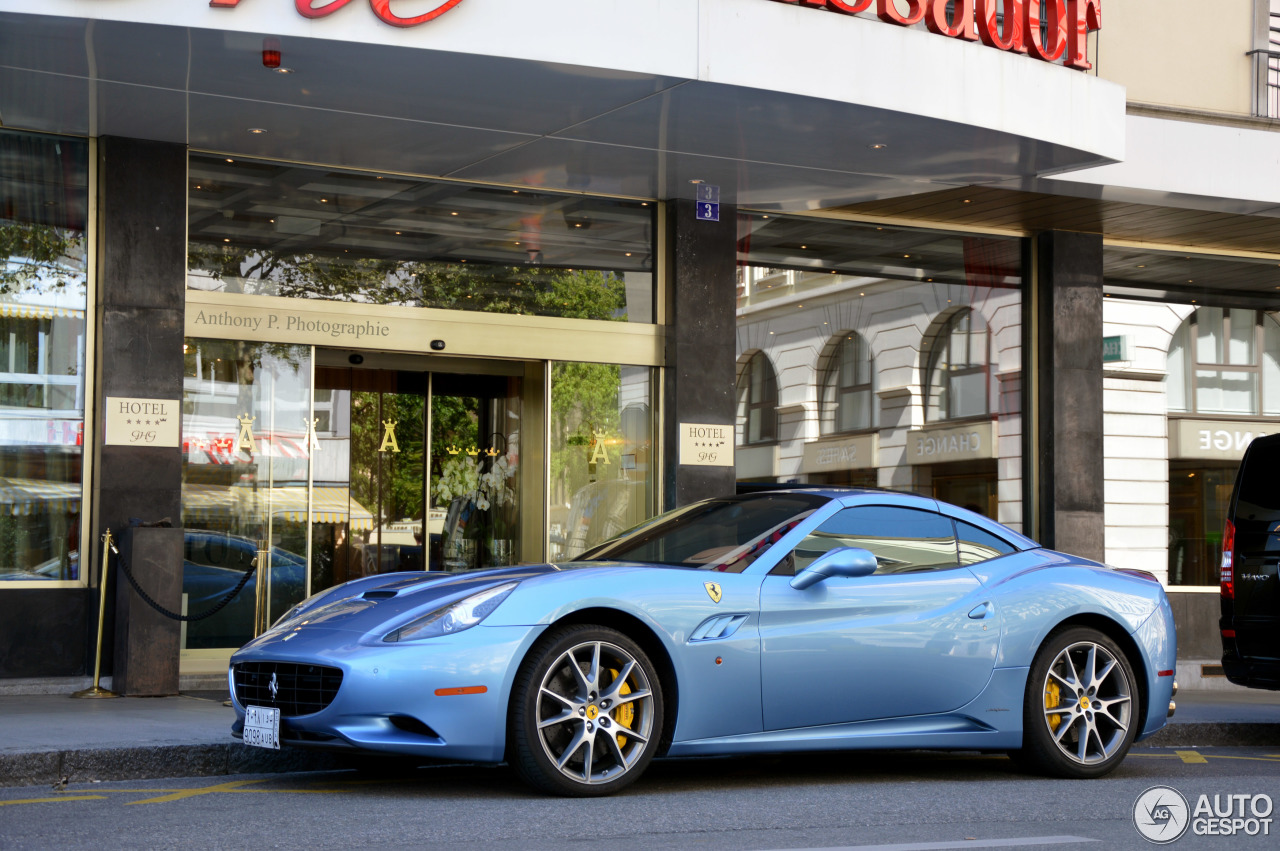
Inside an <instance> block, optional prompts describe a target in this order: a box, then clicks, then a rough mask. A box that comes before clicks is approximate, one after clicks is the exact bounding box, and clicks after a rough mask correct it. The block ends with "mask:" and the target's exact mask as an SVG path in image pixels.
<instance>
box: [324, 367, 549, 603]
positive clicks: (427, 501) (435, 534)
mask: <svg viewBox="0 0 1280 851" xmlns="http://www.w3.org/2000/svg"><path fill="white" fill-rule="evenodd" d="M354 358H356V359H358V360H360V361H361V364H360V365H351V364H349V363H345V362H346V361H348V360H349V358H348V357H347V356H345V354H344V353H332V352H325V351H321V352H318V353H317V360H318V361H319V363H318V364H317V367H316V387H315V394H316V410H317V413H323V414H324V418H325V424H326V426H327V427H326V428H325V430H324V434H325V440H326V441H328V442H330V443H331V445H332V447H333V449H334V450H335V451H333V452H331V453H330V454H329V455H328V456H327V457H321V454H320V453H317V459H316V461H315V462H314V464H313V466H314V468H315V470H314V472H313V478H314V480H315V486H316V487H321V488H336V489H338V490H341V491H345V492H346V493H347V494H348V495H349V496H348V500H349V510H348V512H347V517H346V522H332V523H319V524H317V523H315V522H314V521H313V523H312V534H311V545H312V570H311V591H312V593H315V592H316V591H318V590H323V589H324V588H328V587H331V586H333V585H336V584H339V583H341V582H345V581H347V580H349V579H357V578H359V577H362V576H371V575H374V574H378V573H391V572H394V571H401V570H475V569H480V568H486V567H500V566H505V565H509V564H514V563H516V562H517V561H519V560H520V559H521V557H522V554H523V553H522V548H521V528H520V521H521V512H520V507H521V502H522V499H521V490H522V480H521V477H520V472H521V470H520V458H521V451H520V449H521V447H520V436H521V428H520V424H521V412H522V410H523V408H524V404H523V403H524V398H523V393H524V367H523V365H521V364H519V363H510V362H501V361H495V362H478V363H472V364H465V363H460V362H459V363H454V364H452V365H450V366H448V367H446V368H447V369H453V370H458V371H456V372H453V371H441V370H440V368H439V361H436V362H435V363H433V364H430V365H431V366H432V369H430V370H428V369H425V368H424V367H426V366H428V364H427V363H424V362H422V360H423V359H415V358H412V357H392V356H386V357H382V358H379V357H378V356H376V355H370V356H368V359H369V360H370V361H373V362H375V364H376V363H378V362H382V364H383V365H382V368H378V367H377V366H375V367H373V368H371V367H369V366H367V365H365V364H364V361H365V356H362V355H356V356H354ZM339 359H340V360H341V361H343V362H344V364H343V365H336V364H335V365H330V363H329V362H331V361H337V360H339ZM316 419H317V420H320V419H321V418H320V417H317V418H316ZM317 427H319V423H317ZM365 515H368V517H369V520H368V521H358V520H353V519H352V518H354V517H357V516H358V517H360V518H363V517H364V516H365ZM332 519H334V520H335V521H336V520H338V518H336V517H335V518H332ZM534 549H537V548H536V547H535V548H534ZM530 555H531V556H533V557H534V558H536V557H537V553H530Z"/></svg>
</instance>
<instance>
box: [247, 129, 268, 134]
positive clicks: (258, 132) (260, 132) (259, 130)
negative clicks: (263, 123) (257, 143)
mask: <svg viewBox="0 0 1280 851" xmlns="http://www.w3.org/2000/svg"><path fill="white" fill-rule="evenodd" d="M249 132H250V133H252V134H253V135H255V136H261V135H262V134H263V133H266V132H267V131H266V130H265V129H264V128H262V127H250V128H249Z"/></svg>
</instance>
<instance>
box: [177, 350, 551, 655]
mask: <svg viewBox="0 0 1280 851" xmlns="http://www.w3.org/2000/svg"><path fill="white" fill-rule="evenodd" d="M187 350H188V359H189V361H190V366H189V375H188V380H187V382H186V392H185V394H184V397H185V398H184V417H183V426H184V436H183V440H184V450H185V451H184V457H185V470H184V483H183V528H184V537H185V552H184V565H183V606H184V609H185V612H186V614H187V615H188V616H194V615H199V614H202V613H204V612H206V611H209V610H210V609H212V608H214V607H216V606H217V605H218V604H219V603H220V602H221V601H222V600H223V599H226V598H228V597H230V599H229V602H227V604H226V605H225V606H223V607H222V608H221V609H219V610H217V611H216V612H214V613H213V614H211V615H209V616H208V617H200V618H198V619H195V620H191V621H189V622H188V623H186V624H184V634H183V640H182V647H183V650H184V656H190V657H191V658H192V659H195V658H199V657H200V656H206V655H208V654H206V653H204V651H215V652H214V654H213V656H210V658H213V657H220V658H224V657H225V655H226V652H227V649H233V648H236V647H239V646H241V645H243V644H244V643H245V642H247V641H248V640H250V639H251V638H253V637H254V636H255V635H257V634H259V633H260V632H262V631H263V630H264V629H266V628H267V627H268V626H269V625H270V624H271V623H273V622H274V621H275V620H276V619H277V618H278V617H279V616H280V615H281V614H283V613H284V612H285V611H287V610H288V609H289V607H291V606H293V605H294V604H296V603H298V602H299V601H301V600H302V599H304V598H305V597H307V596H309V595H310V594H314V593H317V592H319V591H323V590H325V589H327V588H331V587H333V586H334V585H337V584H340V583H342V582H346V581H348V580H352V579H358V578H361V577H366V576H373V575H376V574H382V573H391V572H396V571H425V570H450V571H458V570H477V569H483V568H489V567H499V566H504V565H510V564H516V563H519V562H521V561H540V560H542V559H543V558H545V556H544V551H545V547H546V543H545V535H544V534H542V533H541V530H542V529H543V528H544V527H545V523H544V520H543V517H544V513H545V512H544V508H543V506H544V500H543V498H542V494H543V493H544V492H545V481H544V479H545V466H544V465H542V464H538V463H535V464H532V465H529V464H526V463H522V462H523V461H525V460H527V458H528V457H529V456H530V454H531V455H532V457H533V458H535V459H536V458H541V457H543V455H542V452H541V449H542V442H543V441H542V429H540V428H538V427H534V428H531V429H530V428H524V427H522V426H523V423H524V420H525V418H526V415H528V414H529V413H530V412H532V413H533V417H534V421H535V422H538V423H541V422H542V418H543V416H544V411H545V408H546V402H545V393H544V386H545V384H544V381H543V380H542V379H543V376H544V373H545V371H546V364H545V363H541V362H528V363H526V362H520V361H506V360H483V359H470V358H448V357H430V356H423V355H400V354H390V353H386V354H381V353H374V352H364V353H354V352H350V351H339V350H329V349H322V348H313V347H308V346H279V345H271V344H253V343H245V342H234V341H223V340H202V339H191V340H188V342H187ZM527 439H532V440H534V441H536V447H537V448H536V449H535V450H534V451H533V452H532V453H528V452H525V451H523V450H524V446H523V442H524V441H525V440H527ZM242 583H243V588H242V589H241V590H240V592H239V593H234V592H235V589H236V588H237V587H238V586H240V585H241V584H242ZM192 654H194V656H192Z"/></svg>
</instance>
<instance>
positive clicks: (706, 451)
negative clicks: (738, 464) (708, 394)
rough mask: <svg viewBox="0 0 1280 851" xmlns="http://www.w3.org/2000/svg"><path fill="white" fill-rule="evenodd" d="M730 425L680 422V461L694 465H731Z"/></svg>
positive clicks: (731, 430)
mask: <svg viewBox="0 0 1280 851" xmlns="http://www.w3.org/2000/svg"><path fill="white" fill-rule="evenodd" d="M733 432H734V427H733V426H731V425H712V424H706V423H680V463H681V464H687V465H690V466H694V467H732V466H733V437H734V435H733Z"/></svg>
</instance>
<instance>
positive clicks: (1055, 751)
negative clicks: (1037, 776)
mask: <svg viewBox="0 0 1280 851" xmlns="http://www.w3.org/2000/svg"><path fill="white" fill-rule="evenodd" d="M1135 686H1136V680H1135V679H1134V675H1133V668H1132V666H1131V665H1130V664H1129V660H1128V658H1127V657H1126V656H1125V653H1124V651H1123V650H1121V649H1120V647H1119V646H1118V645H1117V644H1116V643H1115V642H1114V641H1112V640H1111V639H1110V638H1108V637H1107V636H1106V635H1104V634H1102V633H1101V632H1099V631H1098V630H1095V629H1091V628H1088V627H1073V628H1071V629H1066V630H1063V631H1062V632H1059V633H1056V634H1054V635H1051V636H1049V638H1048V639H1046V641H1045V643H1044V645H1043V646H1042V647H1041V648H1040V652H1039V653H1038V654H1036V658H1035V661H1034V662H1033V663H1032V665H1031V671H1030V673H1029V674H1028V677H1027V691H1026V699H1025V701H1024V704H1023V705H1024V711H1023V728H1022V737H1023V738H1022V750H1021V751H1020V752H1018V753H1016V754H1014V756H1015V758H1017V759H1018V761H1019V762H1021V763H1022V764H1023V765H1025V766H1026V767H1027V768H1030V769H1032V770H1033V771H1038V772H1040V773H1043V774H1049V775H1053V776H1057V777H1072V778H1087V777H1100V776H1102V775H1104V774H1106V773H1108V772H1110V771H1111V770H1112V769H1114V768H1115V767H1116V766H1117V765H1119V764H1120V761H1121V760H1123V759H1124V757H1125V754H1127V753H1128V752H1129V747H1130V745H1132V744H1133V738H1134V735H1135V734H1136V733H1137V725H1138V717H1139V716H1138V693H1137V690H1136V687H1135Z"/></svg>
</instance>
